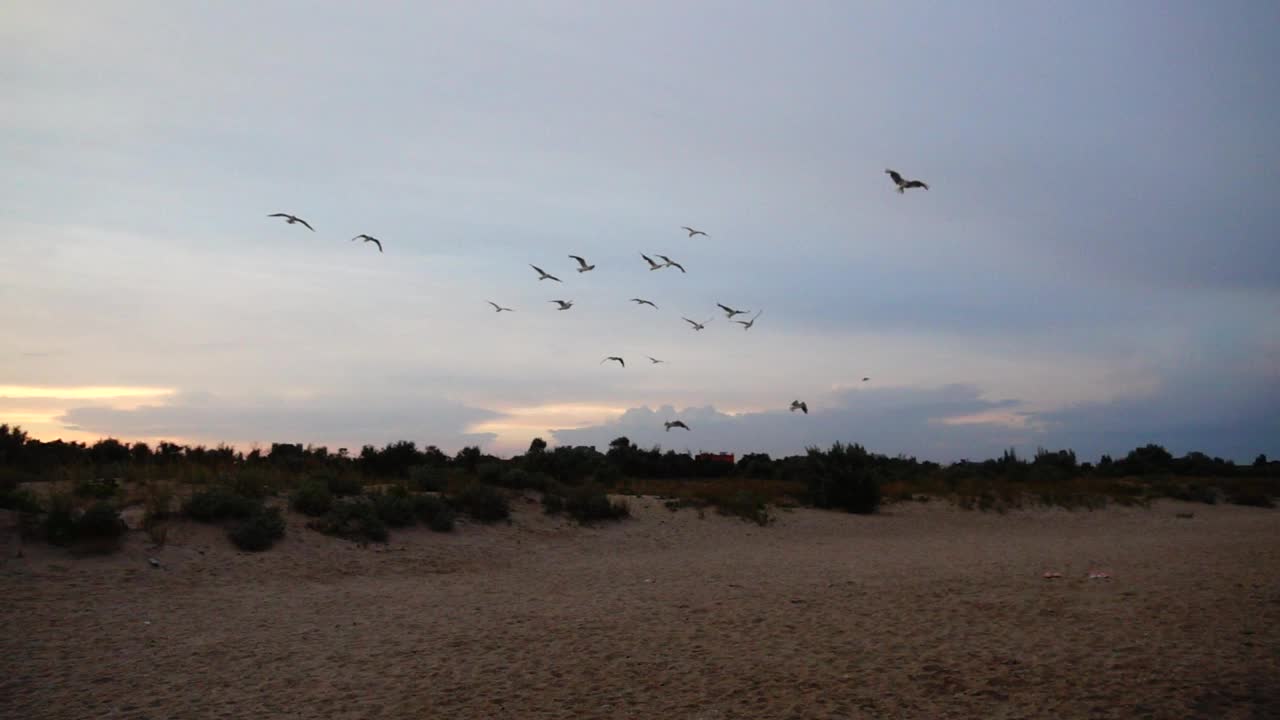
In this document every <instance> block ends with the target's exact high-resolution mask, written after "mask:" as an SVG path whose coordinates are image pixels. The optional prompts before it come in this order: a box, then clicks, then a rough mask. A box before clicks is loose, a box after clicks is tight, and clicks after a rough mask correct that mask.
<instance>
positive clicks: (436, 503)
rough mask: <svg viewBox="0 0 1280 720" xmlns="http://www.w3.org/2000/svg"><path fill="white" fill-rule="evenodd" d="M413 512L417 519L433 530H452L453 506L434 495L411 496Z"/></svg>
mask: <svg viewBox="0 0 1280 720" xmlns="http://www.w3.org/2000/svg"><path fill="white" fill-rule="evenodd" d="M413 512H414V514H415V515H417V516H418V519H419V520H421V521H422V522H423V523H425V524H426V526H427V527H429V528H431V529H432V530H433V531H435V532H449V531H450V530H453V522H454V513H453V508H451V507H449V504H448V503H446V502H445V501H444V500H443V499H441V498H439V497H436V496H435V495H419V496H417V497H415V498H413Z"/></svg>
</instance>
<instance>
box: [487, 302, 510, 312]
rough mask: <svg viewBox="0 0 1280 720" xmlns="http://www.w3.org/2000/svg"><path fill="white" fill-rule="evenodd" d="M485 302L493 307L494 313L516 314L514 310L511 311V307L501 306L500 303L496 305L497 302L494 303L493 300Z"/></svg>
mask: <svg viewBox="0 0 1280 720" xmlns="http://www.w3.org/2000/svg"><path fill="white" fill-rule="evenodd" d="M485 302H487V303H489V304H490V305H492V306H493V311H494V312H503V311H506V312H515V310H512V309H511V308H509V307H502V306H501V305H499V304H498V303H496V302H494V301H492V300H485Z"/></svg>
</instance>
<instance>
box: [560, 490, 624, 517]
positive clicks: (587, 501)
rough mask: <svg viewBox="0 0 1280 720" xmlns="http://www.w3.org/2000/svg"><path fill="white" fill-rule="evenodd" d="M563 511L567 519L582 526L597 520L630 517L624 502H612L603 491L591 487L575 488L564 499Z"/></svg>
mask: <svg viewBox="0 0 1280 720" xmlns="http://www.w3.org/2000/svg"><path fill="white" fill-rule="evenodd" d="M564 510H565V512H566V513H568V514H569V517H571V518H573V519H574V520H577V521H578V522H579V523H582V524H583V525H589V524H591V523H593V522H595V521H597V520H621V519H622V518H625V517H629V516H630V515H631V508H630V507H629V506H628V505H627V503H626V501H623V500H619V501H617V502H612V501H610V500H609V496H608V495H606V494H605V493H604V491H603V490H600V489H598V488H592V487H582V488H577V489H575V490H573V491H572V492H570V493H569V496H568V497H567V498H565V502H564Z"/></svg>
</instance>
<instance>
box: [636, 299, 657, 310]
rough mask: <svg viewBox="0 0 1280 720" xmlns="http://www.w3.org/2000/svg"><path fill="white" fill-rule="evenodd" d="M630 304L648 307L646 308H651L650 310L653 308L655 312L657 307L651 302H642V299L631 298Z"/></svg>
mask: <svg viewBox="0 0 1280 720" xmlns="http://www.w3.org/2000/svg"><path fill="white" fill-rule="evenodd" d="M631 302H633V303H635V304H637V305H648V306H650V307H652V308H653V309H655V310H656V309H657V308H658V306H657V305H654V304H653V303H652V302H650V301H648V300H644V299H642V298H631Z"/></svg>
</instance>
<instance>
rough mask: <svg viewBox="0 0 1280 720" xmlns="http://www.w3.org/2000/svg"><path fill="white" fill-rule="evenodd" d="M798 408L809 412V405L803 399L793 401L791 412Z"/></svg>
mask: <svg viewBox="0 0 1280 720" xmlns="http://www.w3.org/2000/svg"><path fill="white" fill-rule="evenodd" d="M797 410H803V411H804V414H805V415H808V414H809V406H808V405H806V404H805V403H804V401H803V400H792V401H791V412H795V411H797Z"/></svg>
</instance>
